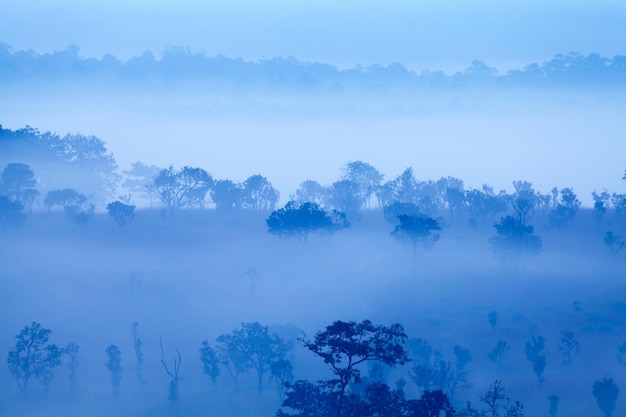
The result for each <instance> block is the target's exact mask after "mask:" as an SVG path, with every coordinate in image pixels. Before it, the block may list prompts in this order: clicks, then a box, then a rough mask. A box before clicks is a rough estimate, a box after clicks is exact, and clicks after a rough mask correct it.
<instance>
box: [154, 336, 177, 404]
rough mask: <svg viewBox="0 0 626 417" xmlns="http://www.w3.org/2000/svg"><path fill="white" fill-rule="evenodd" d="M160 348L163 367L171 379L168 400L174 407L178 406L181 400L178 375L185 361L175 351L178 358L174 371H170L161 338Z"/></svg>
mask: <svg viewBox="0 0 626 417" xmlns="http://www.w3.org/2000/svg"><path fill="white" fill-rule="evenodd" d="M159 346H160V347H161V365H163V369H164V370H165V373H166V374H167V376H169V378H170V382H169V384H168V386H167V399H168V400H170V402H171V403H172V404H173V405H176V404H178V400H179V391H178V384H179V381H180V377H179V375H178V374H179V372H180V364H181V362H182V360H183V357H182V355H181V354H180V352H179V351H178V349H175V350H176V358H175V359H174V367H173V368H172V370H170V368H169V367H168V366H167V362H166V361H165V353H164V352H163V340H162V339H161V337H159Z"/></svg>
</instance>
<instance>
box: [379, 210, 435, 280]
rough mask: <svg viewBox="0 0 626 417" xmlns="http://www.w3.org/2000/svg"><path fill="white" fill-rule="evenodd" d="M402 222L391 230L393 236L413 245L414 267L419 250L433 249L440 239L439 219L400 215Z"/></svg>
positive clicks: (399, 218) (399, 219)
mask: <svg viewBox="0 0 626 417" xmlns="http://www.w3.org/2000/svg"><path fill="white" fill-rule="evenodd" d="M398 221H399V222H400V224H398V225H396V227H395V228H394V229H393V231H392V232H391V236H393V237H395V238H396V239H398V240H399V241H402V242H407V243H408V244H409V245H410V247H411V253H412V255H413V268H414V269H415V268H416V265H417V253H418V250H419V251H420V252H421V253H424V252H426V251H427V250H428V249H432V247H433V245H434V244H435V242H437V241H438V240H439V233H437V231H438V230H441V226H439V221H437V220H435V219H433V218H432V217H428V216H426V215H412V216H409V215H405V214H402V215H399V216H398Z"/></svg>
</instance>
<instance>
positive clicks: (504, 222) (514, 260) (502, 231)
mask: <svg viewBox="0 0 626 417" xmlns="http://www.w3.org/2000/svg"><path fill="white" fill-rule="evenodd" d="M494 227H495V228H496V232H497V234H496V235H495V236H492V237H491V238H490V239H489V244H490V247H491V250H492V251H493V252H494V254H495V255H496V256H497V257H498V258H500V261H501V262H502V263H504V264H510V265H513V266H517V265H518V263H519V262H520V260H522V259H524V258H525V257H526V256H529V255H536V254H538V253H539V252H541V238H540V237H539V236H536V235H535V234H534V229H533V227H532V226H525V225H524V224H523V223H522V222H521V221H520V220H519V219H516V218H514V217H511V216H506V217H503V218H502V219H501V220H500V222H498V223H495V224H494Z"/></svg>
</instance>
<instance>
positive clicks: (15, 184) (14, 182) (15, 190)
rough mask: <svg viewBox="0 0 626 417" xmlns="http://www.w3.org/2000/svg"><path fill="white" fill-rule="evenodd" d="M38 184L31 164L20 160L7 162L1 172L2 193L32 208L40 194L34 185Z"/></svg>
mask: <svg viewBox="0 0 626 417" xmlns="http://www.w3.org/2000/svg"><path fill="white" fill-rule="evenodd" d="M36 184H37V180H36V179H35V174H34V173H33V171H32V170H31V169H30V166H28V165H26V164H22V163H19V162H13V163H10V164H7V166H6V167H5V168H4V170H3V171H2V174H0V194H4V195H6V196H7V197H9V199H11V200H12V201H16V202H19V203H21V204H22V205H24V207H26V208H27V209H30V208H31V207H32V205H33V201H34V200H35V198H37V196H38V195H39V191H37V190H36V189H35V188H34V187H35V185H36Z"/></svg>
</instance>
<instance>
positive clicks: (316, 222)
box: [265, 201, 349, 247]
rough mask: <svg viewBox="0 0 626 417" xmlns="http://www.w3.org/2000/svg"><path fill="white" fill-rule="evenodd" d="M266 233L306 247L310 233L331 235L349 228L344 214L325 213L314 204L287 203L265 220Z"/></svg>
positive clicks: (335, 212) (333, 211)
mask: <svg viewBox="0 0 626 417" xmlns="http://www.w3.org/2000/svg"><path fill="white" fill-rule="evenodd" d="M265 223H266V224H267V231H268V232H269V233H271V234H273V235H276V236H280V237H295V238H297V239H298V240H299V241H300V243H301V244H302V245H303V246H305V247H306V245H307V242H308V237H309V235H310V234H311V233H331V232H334V231H337V230H340V229H343V228H345V227H348V226H349V223H348V221H347V220H346V216H345V214H344V213H340V212H338V211H335V210H332V211H331V212H327V211H325V210H323V209H321V208H320V206H318V205H317V204H315V203H309V202H305V203H299V202H296V201H290V202H288V203H287V204H286V205H285V207H284V208H281V209H278V210H276V211H274V212H272V214H270V216H269V217H268V218H267V220H265Z"/></svg>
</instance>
